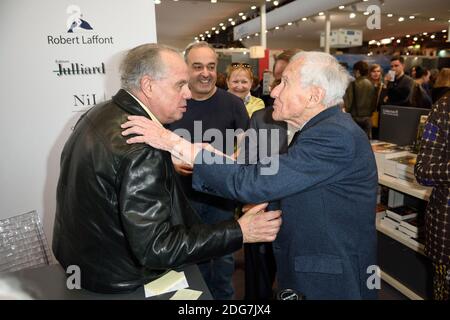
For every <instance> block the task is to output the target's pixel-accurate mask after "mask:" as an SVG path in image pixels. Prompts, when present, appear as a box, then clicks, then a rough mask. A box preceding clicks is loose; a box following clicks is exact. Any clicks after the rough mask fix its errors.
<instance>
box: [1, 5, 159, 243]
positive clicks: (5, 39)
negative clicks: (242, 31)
mask: <svg viewBox="0 0 450 320" xmlns="http://www.w3.org/2000/svg"><path fill="white" fill-rule="evenodd" d="M0 33H1V39H2V49H1V50H0V67H1V70H2V72H1V74H0V77H1V86H0V90H1V91H0V92H1V97H2V104H1V107H0V110H1V118H2V126H1V134H2V137H3V140H2V157H0V179H1V182H2V188H1V192H0V220H1V219H4V218H8V217H12V216H16V215H19V214H21V213H25V212H29V211H31V210H37V212H38V213H39V215H40V216H41V219H42V221H43V224H44V231H45V233H46V235H47V238H48V240H49V241H51V239H52V229H53V219H54V212H55V192H56V184H57V179H58V176H59V158H60V154H61V150H62V147H63V145H64V143H65V141H66V140H67V137H68V136H69V134H70V133H71V130H72V128H73V126H74V125H75V123H76V121H77V120H78V118H79V117H80V115H81V114H82V113H83V112H85V111H86V110H88V109H89V108H90V107H92V106H93V105H94V104H96V103H99V102H102V101H104V100H106V99H110V98H111V96H112V95H113V94H114V93H115V92H116V91H117V90H118V89H119V86H120V79H119V74H118V63H119V61H120V58H121V57H122V56H123V54H124V52H125V51H126V50H128V49H130V48H132V47H135V46H137V45H139V44H143V43H149V42H156V25H155V8H154V4H153V1H148V0H134V1H133V3H132V4H130V2H129V1H108V0H96V1H88V0H77V1H66V0H61V1H52V0H42V1H29V0H2V2H1V5H0Z"/></svg>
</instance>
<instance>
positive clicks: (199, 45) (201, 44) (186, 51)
mask: <svg viewBox="0 0 450 320" xmlns="http://www.w3.org/2000/svg"><path fill="white" fill-rule="evenodd" d="M197 48H209V49H211V50H212V52H214V54H216V50H215V49H214V47H213V46H212V45H210V44H209V43H208V42H206V41H198V42H197V41H194V42H191V43H190V44H188V45H187V47H186V49H184V61H186V62H187V58H188V56H189V52H191V50H192V49H197ZM216 59H217V55H216Z"/></svg>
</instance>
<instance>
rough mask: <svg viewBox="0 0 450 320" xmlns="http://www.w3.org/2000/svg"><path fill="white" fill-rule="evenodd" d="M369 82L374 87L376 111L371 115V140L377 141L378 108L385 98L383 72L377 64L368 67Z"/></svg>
mask: <svg viewBox="0 0 450 320" xmlns="http://www.w3.org/2000/svg"><path fill="white" fill-rule="evenodd" d="M368 78H369V80H370V81H371V82H372V84H373V86H374V87H375V105H376V109H375V111H374V112H373V114H372V138H373V139H378V127H379V115H380V107H381V105H382V104H383V99H384V97H385V96H386V86H385V85H384V83H383V71H382V70H381V66H380V65H379V64H376V63H374V64H372V65H371V66H370V67H369V77H368Z"/></svg>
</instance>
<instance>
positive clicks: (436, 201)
mask: <svg viewBox="0 0 450 320" xmlns="http://www.w3.org/2000/svg"><path fill="white" fill-rule="evenodd" d="M449 70H450V69H449ZM449 137H450V92H448V91H447V93H446V94H445V95H444V96H443V97H442V98H441V99H439V100H438V101H437V102H436V103H435V104H434V105H433V108H432V110H431V112H430V114H429V115H428V119H427V122H426V124H425V129H424V131H423V135H422V140H421V143H420V150H419V154H418V156H417V163H416V165H415V168H414V174H415V176H416V179H417V181H418V182H419V183H420V184H422V185H425V186H431V187H433V190H432V192H431V196H430V200H429V202H428V206H427V209H426V212H425V255H426V256H427V257H429V258H430V259H431V261H432V263H433V269H434V275H433V299H435V300H448V299H449V288H450V146H449V143H450V141H449Z"/></svg>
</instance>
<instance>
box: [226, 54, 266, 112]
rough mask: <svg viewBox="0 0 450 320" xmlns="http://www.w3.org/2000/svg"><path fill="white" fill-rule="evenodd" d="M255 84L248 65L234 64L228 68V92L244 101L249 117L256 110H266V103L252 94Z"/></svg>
mask: <svg viewBox="0 0 450 320" xmlns="http://www.w3.org/2000/svg"><path fill="white" fill-rule="evenodd" d="M252 83H253V72H252V67H251V66H250V65H249V64H248V63H237V62H234V63H232V64H231V65H230V66H228V68H227V85H228V92H230V93H232V94H234V95H236V96H238V97H239V98H241V99H242V100H243V101H244V104H245V108H246V109H247V112H248V115H249V117H251V116H252V114H253V112H255V111H256V110H260V109H264V101H262V100H261V99H260V98H256V97H254V96H252V95H251V94H250V89H251V88H252Z"/></svg>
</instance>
